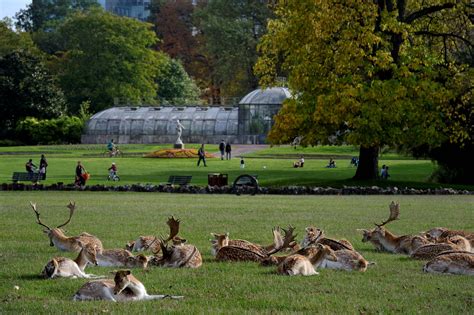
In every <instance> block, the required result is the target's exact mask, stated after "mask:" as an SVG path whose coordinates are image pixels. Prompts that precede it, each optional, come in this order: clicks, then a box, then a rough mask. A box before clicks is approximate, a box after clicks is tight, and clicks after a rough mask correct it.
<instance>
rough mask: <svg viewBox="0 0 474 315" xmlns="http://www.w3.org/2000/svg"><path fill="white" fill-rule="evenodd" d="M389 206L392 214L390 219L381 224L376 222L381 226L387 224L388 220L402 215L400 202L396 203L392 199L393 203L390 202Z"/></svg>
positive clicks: (389, 220)
mask: <svg viewBox="0 0 474 315" xmlns="http://www.w3.org/2000/svg"><path fill="white" fill-rule="evenodd" d="M389 208H390V216H389V217H388V219H387V220H386V221H384V222H382V223H381V224H377V223H374V224H375V225H376V226H378V227H381V226H384V225H385V224H387V223H388V222H391V221H395V220H398V217H399V216H400V203H398V202H397V203H395V202H393V201H392V203H390V205H389Z"/></svg>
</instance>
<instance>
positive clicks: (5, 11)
mask: <svg viewBox="0 0 474 315" xmlns="http://www.w3.org/2000/svg"><path fill="white" fill-rule="evenodd" d="M30 3H31V0H0V20H1V19H3V18H4V17H6V16H7V17H9V18H13V17H14V16H15V13H17V12H18V11H20V10H21V9H25V8H26V6H27V5H28V4H30Z"/></svg>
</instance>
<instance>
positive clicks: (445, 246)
mask: <svg viewBox="0 0 474 315" xmlns="http://www.w3.org/2000/svg"><path fill="white" fill-rule="evenodd" d="M470 250H471V244H470V243H469V241H468V240H467V239H466V238H465V237H462V236H459V235H456V236H452V237H450V238H448V239H447V241H446V243H436V244H428V245H423V246H420V247H419V248H418V249H417V250H415V251H414V252H413V253H412V254H411V255H410V257H411V258H414V259H432V258H434V257H436V256H437V255H438V254H440V253H442V252H445V251H467V252H468V251H470Z"/></svg>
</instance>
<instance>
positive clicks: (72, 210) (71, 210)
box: [57, 201, 76, 229]
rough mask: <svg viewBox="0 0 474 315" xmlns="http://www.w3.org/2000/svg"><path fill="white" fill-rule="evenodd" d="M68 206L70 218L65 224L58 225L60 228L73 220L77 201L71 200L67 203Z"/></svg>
mask: <svg viewBox="0 0 474 315" xmlns="http://www.w3.org/2000/svg"><path fill="white" fill-rule="evenodd" d="M67 207H68V208H69V219H67V221H66V222H64V223H63V224H61V225H58V226H57V228H58V229H59V228H61V227H63V226H65V225H66V224H68V223H69V222H70V221H71V218H72V216H73V215H74V210H76V202H74V203H73V202H72V201H69V204H68V205H67Z"/></svg>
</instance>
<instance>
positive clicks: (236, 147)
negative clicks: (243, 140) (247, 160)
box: [215, 144, 270, 157]
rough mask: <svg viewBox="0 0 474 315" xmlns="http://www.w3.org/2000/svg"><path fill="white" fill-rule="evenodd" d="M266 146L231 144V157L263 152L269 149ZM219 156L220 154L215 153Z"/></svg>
mask: <svg viewBox="0 0 474 315" xmlns="http://www.w3.org/2000/svg"><path fill="white" fill-rule="evenodd" d="M269 147H270V146H269V145H268V144H233V145H232V157H238V156H241V155H243V154H248V153H253V152H256V151H260V150H264V149H267V148H269ZM215 154H216V155H219V154H220V152H219V151H217V152H216V153H215Z"/></svg>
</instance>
